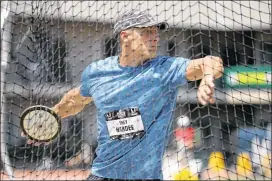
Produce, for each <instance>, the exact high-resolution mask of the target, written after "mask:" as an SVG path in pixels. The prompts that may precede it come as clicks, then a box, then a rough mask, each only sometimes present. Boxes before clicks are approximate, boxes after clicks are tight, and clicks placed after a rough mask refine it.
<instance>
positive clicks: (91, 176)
mask: <svg viewBox="0 0 272 181" xmlns="http://www.w3.org/2000/svg"><path fill="white" fill-rule="evenodd" d="M86 180H101V181H113V180H119V181H120V179H109V178H101V177H98V176H95V175H92V174H90V175H89V177H88V178H87V179H86ZM135 181H140V180H135Z"/></svg>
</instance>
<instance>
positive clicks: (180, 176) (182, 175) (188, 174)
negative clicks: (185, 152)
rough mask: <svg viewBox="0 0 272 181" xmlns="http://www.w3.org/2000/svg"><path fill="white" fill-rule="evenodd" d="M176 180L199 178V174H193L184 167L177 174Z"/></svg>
mask: <svg viewBox="0 0 272 181" xmlns="http://www.w3.org/2000/svg"><path fill="white" fill-rule="evenodd" d="M174 180H198V176H197V175H193V174H192V173H191V172H190V170H189V169H186V168H185V169H182V170H181V171H179V172H178V173H177V174H176V175H175V176H174Z"/></svg>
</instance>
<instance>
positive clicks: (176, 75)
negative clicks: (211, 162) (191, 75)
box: [164, 57, 190, 86]
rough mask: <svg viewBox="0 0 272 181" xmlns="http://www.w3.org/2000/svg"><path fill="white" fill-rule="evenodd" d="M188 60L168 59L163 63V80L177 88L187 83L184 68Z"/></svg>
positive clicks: (179, 58)
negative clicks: (164, 70)
mask: <svg viewBox="0 0 272 181" xmlns="http://www.w3.org/2000/svg"><path fill="white" fill-rule="evenodd" d="M189 63H190V59H186V58H183V57H170V58H168V59H167V61H166V62H165V68H166V69H167V70H166V74H165V77H164V79H165V80H166V81H167V82H168V83H170V85H172V86H179V85H183V84H186V83H187V78H186V68H187V66H188V64H189Z"/></svg>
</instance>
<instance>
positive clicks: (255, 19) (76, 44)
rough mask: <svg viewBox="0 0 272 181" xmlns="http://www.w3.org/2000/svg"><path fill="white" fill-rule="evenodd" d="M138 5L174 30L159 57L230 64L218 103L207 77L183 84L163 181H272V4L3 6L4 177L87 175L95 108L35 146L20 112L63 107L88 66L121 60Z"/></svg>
mask: <svg viewBox="0 0 272 181" xmlns="http://www.w3.org/2000/svg"><path fill="white" fill-rule="evenodd" d="M132 9H139V10H142V11H147V12H148V13H150V14H151V15H152V16H154V18H155V19H156V20H158V21H166V22H167V23H168V24H169V28H168V29H165V30H160V31H159V35H160V40H159V43H158V51H157V54H158V55H167V56H171V57H184V58H188V59H197V58H203V57H205V56H207V55H212V56H219V57H221V58H222V60H223V65H224V72H223V75H222V77H221V78H219V79H216V80H215V85H216V88H215V99H216V102H215V104H208V105H206V106H203V105H201V104H200V103H199V102H198V99H197V89H198V86H199V84H200V80H198V81H191V82H188V83H187V84H185V85H183V86H180V87H178V94H177V98H176V100H175V101H176V106H175V108H174V109H173V110H172V111H173V121H172V123H171V125H170V128H171V129H170V132H169V133H168V135H167V136H168V137H169V138H168V142H167V145H166V147H165V152H164V156H163V158H162V165H161V171H162V173H163V179H166V180H218V179H223V180H226V179H230V180H237V179H240V180H245V179H252V180H270V179H271V61H272V43H271V42H272V36H271V34H272V23H271V22H272V19H271V9H272V8H271V1H1V180H2V179H3V180H12V179H21V180H23V179H25V180H30V179H34V180H36V179H37V180H39V179H44V180H84V179H86V178H87V176H88V175H89V174H90V168H91V167H92V163H93V160H94V159H95V158H96V156H97V155H96V152H95V150H96V148H97V146H98V142H97V134H98V131H97V121H96V115H97V110H96V106H95V104H94V103H91V104H89V105H87V106H86V107H85V108H84V110H83V111H81V112H80V113H78V114H76V115H75V116H70V117H67V118H65V119H63V120H62V132H61V134H59V135H58V137H57V138H56V139H54V140H53V141H52V142H51V143H50V144H49V145H43V144H42V145H39V146H35V145H33V144H27V139H26V138H25V137H22V136H21V127H20V115H21V113H22V112H23V111H24V110H25V109H26V108H28V107H30V106H33V105H45V106H48V107H52V106H54V105H55V104H56V103H58V102H59V101H60V99H61V98H62V97H63V95H64V94H65V93H67V92H68V91H69V90H71V89H72V88H75V87H77V86H79V85H80V77H81V74H82V72H83V70H84V68H85V67H87V66H88V65H89V64H91V63H92V62H94V61H97V60H102V59H105V58H107V57H111V56H116V55H118V54H119V53H120V51H121V50H120V46H119V45H120V42H119V39H118V38H116V37H115V36H114V35H113V29H114V24H115V22H116V20H117V18H118V17H119V16H120V15H121V14H122V13H124V12H127V11H130V10H132ZM158 99H160V97H158ZM158 131H159V130H158ZM147 147H148V145H147ZM116 151H117V150H116ZM151 156H152V155H151Z"/></svg>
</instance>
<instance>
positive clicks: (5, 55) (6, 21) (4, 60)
mask: <svg viewBox="0 0 272 181" xmlns="http://www.w3.org/2000/svg"><path fill="white" fill-rule="evenodd" d="M1 7H3V8H1V11H2V9H3V12H1V14H2V15H4V17H1V20H3V21H1V34H2V38H1V160H2V162H3V165H4V169H5V171H6V173H7V175H8V176H9V179H10V180H13V169H12V166H11V162H10V159H9V156H8V155H7V154H6V153H8V149H7V146H6V132H5V131H4V130H6V129H5V126H4V125H7V124H6V122H5V121H6V120H5V113H6V112H7V110H6V102H7V101H6V95H5V94H4V88H5V73H6V68H7V64H8V62H9V61H10V53H11V52H10V51H11V38H12V37H11V32H10V31H11V30H12V27H11V25H12V24H11V22H12V16H11V13H10V11H9V8H10V2H9V1H6V4H5V3H4V2H2V3H1ZM2 18H3V19H2Z"/></svg>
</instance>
